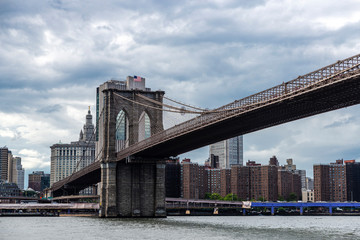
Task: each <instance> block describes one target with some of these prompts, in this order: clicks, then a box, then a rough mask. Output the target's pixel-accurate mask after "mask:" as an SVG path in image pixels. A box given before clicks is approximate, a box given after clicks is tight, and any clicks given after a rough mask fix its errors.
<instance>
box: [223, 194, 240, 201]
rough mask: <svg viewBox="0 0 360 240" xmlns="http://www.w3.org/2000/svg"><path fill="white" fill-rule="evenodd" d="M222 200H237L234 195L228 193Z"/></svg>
mask: <svg viewBox="0 0 360 240" xmlns="http://www.w3.org/2000/svg"><path fill="white" fill-rule="evenodd" d="M224 200H225V201H237V200H238V198H237V196H236V194H233V193H229V194H228V195H226V196H225V197H224Z"/></svg>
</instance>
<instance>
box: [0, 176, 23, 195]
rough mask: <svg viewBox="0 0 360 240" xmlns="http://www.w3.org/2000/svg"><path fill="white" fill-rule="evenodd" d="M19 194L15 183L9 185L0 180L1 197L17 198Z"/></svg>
mask: <svg viewBox="0 0 360 240" xmlns="http://www.w3.org/2000/svg"><path fill="white" fill-rule="evenodd" d="M20 194H21V192H20V189H19V187H18V186H17V184H16V183H10V182H7V181H4V180H0V196H1V197H17V196H20Z"/></svg>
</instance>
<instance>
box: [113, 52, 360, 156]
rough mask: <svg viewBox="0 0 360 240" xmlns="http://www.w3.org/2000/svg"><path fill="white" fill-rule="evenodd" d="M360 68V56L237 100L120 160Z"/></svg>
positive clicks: (140, 145)
mask: <svg viewBox="0 0 360 240" xmlns="http://www.w3.org/2000/svg"><path fill="white" fill-rule="evenodd" d="M359 65H360V54H359V55H356V56H353V57H350V58H347V59H345V60H342V61H337V62H336V63H334V64H332V65H329V66H326V67H323V68H321V69H319V70H316V71H314V72H311V73H308V74H306V75H303V76H299V77H298V78H296V79H294V80H291V81H288V82H284V83H282V84H280V85H277V86H275V87H272V88H270V89H267V90H265V91H262V92H259V93H256V94H254V95H251V96H249V97H246V98H243V99H240V100H236V101H234V102H232V103H230V104H227V105H224V106H222V107H220V108H217V109H214V110H211V111H209V112H204V113H203V114H201V115H200V116H197V117H195V118H193V119H190V120H188V121H186V122H183V123H181V124H179V125H175V126H174V127H171V128H169V129H167V130H165V131H162V132H159V133H156V134H154V135H152V136H151V137H150V138H147V139H145V140H143V141H140V142H138V143H135V144H134V145H132V146H130V147H127V148H125V149H124V150H122V151H121V152H120V153H119V156H118V158H122V157H127V156H129V155H132V154H134V153H136V152H138V151H141V150H143V149H146V148H148V147H151V146H152V145H155V144H158V143H159V142H162V141H165V140H169V139H171V138H174V137H177V136H179V135H182V134H185V133H188V132H191V131H193V130H195V129H198V128H199V127H204V126H207V125H210V124H213V123H214V122H217V121H221V120H224V119H226V118H230V117H234V116H237V115H238V114H241V113H243V112H245V111H248V110H251V109H254V108H257V107H259V106H263V105H266V104H270V103H272V102H273V101H278V100H279V99H282V98H285V97H289V96H291V95H294V94H297V93H300V92H303V91H305V90H307V89H308V88H309V87H312V86H313V85H316V84H319V83H322V82H324V84H326V83H328V82H331V81H336V80H338V79H341V78H343V77H344V76H347V75H351V74H352V72H354V71H359Z"/></svg>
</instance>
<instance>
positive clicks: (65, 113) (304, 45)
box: [0, 1, 360, 182]
mask: <svg viewBox="0 0 360 240" xmlns="http://www.w3.org/2000/svg"><path fill="white" fill-rule="evenodd" d="M349 5H351V6H352V7H351V8H349V7H348V6H349ZM320 6H321V7H320ZM0 7H1V9H3V12H2V13H1V14H0V17H1V21H2V22H3V23H4V24H3V25H2V26H1V27H0V29H1V34H0V43H1V44H2V46H3V48H2V50H1V53H2V54H1V57H0V62H1V64H2V68H0V73H1V76H2V77H1V82H0V83H1V85H0V144H1V146H2V147H3V146H4V145H6V146H7V147H9V150H11V151H12V152H13V155H14V156H19V157H21V158H22V164H23V167H24V168H25V169H26V174H25V175H26V176H27V175H28V174H29V173H31V172H32V171H38V170H44V171H45V172H50V146H51V145H52V144H54V143H57V142H59V141H60V140H61V142H70V141H72V140H73V139H76V138H77V136H78V132H79V130H80V129H81V126H82V124H83V116H84V114H85V113H86V112H87V110H88V106H91V111H92V112H95V99H96V87H97V86H99V85H100V84H102V83H103V82H105V81H107V80H109V79H112V78H115V79H119V80H124V79H125V78H126V76H128V75H140V76H142V77H145V78H146V79H147V84H148V86H149V87H151V88H152V89H161V90H164V91H165V93H166V95H165V96H167V97H171V98H173V99H176V100H180V101H182V102H185V103H188V104H192V105H195V106H199V107H202V108H210V109H211V108H215V107H219V106H221V105H224V104H226V103H229V102H231V101H234V100H236V99H241V98H243V97H246V96H249V95H251V94H253V93H257V92H260V91H262V90H265V89H267V88H270V87H272V86H275V85H277V84H280V83H282V82H284V81H289V80H292V79H294V78H296V77H297V76H299V75H304V74H306V73H308V72H311V71H313V70H316V69H318V68H321V67H324V66H326V65H329V64H331V63H334V62H336V61H337V60H340V59H344V58H347V57H350V56H352V55H355V54H358V53H359V52H358V49H360V48H359V46H360V44H359V41H357V39H358V38H359V35H360V31H358V28H359V21H360V17H359V16H360V15H359V14H358V9H360V4H359V3H358V2H356V1H347V2H346V3H345V2H337V1H330V2H329V1H327V2H326V4H324V2H323V1H316V2H312V3H303V2H302V3H294V2H291V1H252V2H251V3H237V2H235V1H221V2H220V1H210V2H209V3H208V4H204V3H190V2H186V3H172V2H165V1H164V2H160V3H159V2H158V1H156V2H155V1H148V2H146V3H142V5H140V4H138V3H132V2H130V1H124V2H123V3H116V2H115V1H114V2H111V1H110V2H107V3H106V4H102V5H96V4H93V3H87V4H83V3H81V2H71V3H61V2H60V1H50V2H48V3H47V4H44V3H42V2H40V1H26V3H22V4H20V3H13V2H2V3H0ZM339 9H341V11H339ZM179 89H182V90H183V91H179ZM359 110H360V107H359V106H354V107H349V108H346V109H342V110H338V111H334V112H329V113H325V114H321V115H318V116H314V117H311V118H307V119H303V120H299V121H296V122H292V123H287V124H283V125H281V126H277V127H272V128H269V129H264V130H261V131H257V132H254V133H250V134H246V135H244V162H246V161H247V160H248V159H250V160H253V161H256V162H260V163H265V162H267V161H268V159H269V158H270V157H271V156H273V155H276V156H277V157H278V159H279V161H280V162H282V163H283V162H285V160H286V159H288V158H292V159H294V161H295V162H296V164H297V167H298V168H299V169H305V170H306V171H307V175H308V176H312V171H313V169H312V168H313V165H314V164H317V163H327V162H330V161H335V160H336V159H342V158H343V159H356V160H357V161H359V160H360V153H359V146H360V139H359V138H358V137H357V136H359V134H360V121H359V118H360V111H359ZM181 157H182V158H185V157H188V158H191V159H192V161H194V162H199V163H200V164H203V162H204V161H205V160H206V159H207V157H208V147H205V148H202V149H199V150H197V151H194V152H191V153H187V154H182V155H181ZM25 182H26V181H25Z"/></svg>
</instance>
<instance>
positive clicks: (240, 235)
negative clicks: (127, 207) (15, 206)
mask: <svg viewBox="0 0 360 240" xmlns="http://www.w3.org/2000/svg"><path fill="white" fill-rule="evenodd" d="M0 239H1V240H12V239H14V240H21V239H51V240H54V239H66V240H70V239H88V240H90V239H102V240H105V239H170V240H175V239H206V240H211V239H216V240H220V239H226V240H229V239H252V240H253V239H327V240H328V239H360V217H358V216H225V217H224V216H207V217H200V216H199V217H197V216H183V217H168V218H162V219H102V218H95V217H0Z"/></svg>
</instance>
